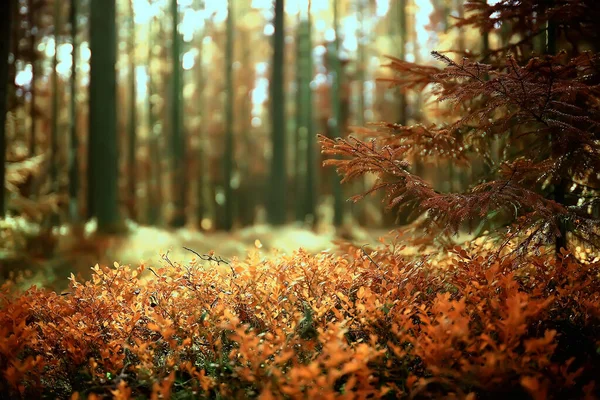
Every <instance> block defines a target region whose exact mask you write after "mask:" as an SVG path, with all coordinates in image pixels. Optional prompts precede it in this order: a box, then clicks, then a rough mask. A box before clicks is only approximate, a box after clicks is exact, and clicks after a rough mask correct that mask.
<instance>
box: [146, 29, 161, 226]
mask: <svg viewBox="0 0 600 400" xmlns="http://www.w3.org/2000/svg"><path fill="white" fill-rule="evenodd" d="M154 22H155V20H154V19H152V20H150V21H149V22H148V67H147V68H148V96H147V97H146V99H147V101H148V159H147V168H148V176H149V183H148V193H149V196H148V215H147V218H148V224H149V225H151V226H154V225H157V224H158V223H159V222H160V218H161V212H160V210H161V207H162V191H161V179H160V162H161V156H160V146H159V140H158V137H159V136H158V132H157V131H156V129H157V125H156V116H155V105H154V94H155V90H154V80H153V78H152V77H153V75H154V71H153V70H152V64H153V60H154V57H153V54H152V53H153V49H154V36H153V27H154Z"/></svg>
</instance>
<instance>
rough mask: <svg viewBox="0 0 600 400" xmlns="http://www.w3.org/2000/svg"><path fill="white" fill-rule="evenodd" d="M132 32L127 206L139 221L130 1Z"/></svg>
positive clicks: (132, 40) (131, 45)
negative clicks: (137, 210) (137, 211)
mask: <svg viewBox="0 0 600 400" xmlns="http://www.w3.org/2000/svg"><path fill="white" fill-rule="evenodd" d="M129 13H130V19H129V24H130V30H129V55H128V56H129V96H130V97H129V126H128V135H127V136H128V140H127V146H128V147H127V149H128V152H127V164H128V165H127V173H128V175H129V181H128V188H127V197H128V199H127V206H128V208H129V218H131V219H132V220H134V221H135V220H137V213H136V209H137V200H136V182H137V179H138V174H137V168H136V166H137V162H136V150H137V97H136V71H135V66H136V64H135V46H136V37H135V21H134V11H133V0H130V1H129Z"/></svg>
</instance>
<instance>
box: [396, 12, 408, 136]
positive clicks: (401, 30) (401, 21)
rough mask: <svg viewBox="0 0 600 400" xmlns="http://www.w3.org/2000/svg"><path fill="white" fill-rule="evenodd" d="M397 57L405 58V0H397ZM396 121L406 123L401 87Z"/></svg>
mask: <svg viewBox="0 0 600 400" xmlns="http://www.w3.org/2000/svg"><path fill="white" fill-rule="evenodd" d="M397 13H398V14H397V15H398V42H399V43H398V58H399V59H401V60H404V59H405V58H406V43H407V41H408V36H407V33H408V28H407V26H406V0H398V3H397ZM398 123H399V124H400V125H406V123H407V101H406V93H404V91H403V90H402V89H399V90H398Z"/></svg>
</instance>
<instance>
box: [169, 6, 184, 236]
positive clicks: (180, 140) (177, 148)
mask: <svg viewBox="0 0 600 400" xmlns="http://www.w3.org/2000/svg"><path fill="white" fill-rule="evenodd" d="M171 18H172V21H173V23H172V24H173V30H172V36H171V46H172V47H171V57H172V62H173V73H172V75H173V76H172V78H173V88H172V89H173V92H172V93H173V94H172V97H173V102H172V104H171V124H172V126H171V128H172V132H171V157H172V159H173V167H172V168H173V193H174V196H175V198H174V210H175V213H174V215H173V218H172V219H171V221H170V225H171V226H172V227H174V228H180V227H182V226H184V225H185V223H186V203H187V201H186V200H187V199H186V198H187V190H186V188H187V183H186V167H187V165H186V154H185V153H186V137H185V129H184V127H183V114H182V112H181V110H182V97H183V93H182V90H183V85H182V67H181V37H180V35H179V31H178V28H177V27H178V25H179V10H178V7H177V0H171Z"/></svg>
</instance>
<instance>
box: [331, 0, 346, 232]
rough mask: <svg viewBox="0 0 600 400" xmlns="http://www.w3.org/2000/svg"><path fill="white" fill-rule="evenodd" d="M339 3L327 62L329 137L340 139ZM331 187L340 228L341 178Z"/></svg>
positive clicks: (335, 177) (336, 177)
mask: <svg viewBox="0 0 600 400" xmlns="http://www.w3.org/2000/svg"><path fill="white" fill-rule="evenodd" d="M338 8H339V1H338V0H333V27H334V31H335V41H334V42H333V46H332V49H331V50H332V51H331V52H330V53H329V62H330V65H331V70H332V73H333V85H332V88H331V108H332V111H333V124H332V129H331V135H332V137H333V138H338V137H341V134H342V132H341V130H342V123H343V115H342V63H341V60H340V29H339V12H338V11H339V10H338ZM331 176H332V177H333V179H332V185H333V224H334V226H336V227H340V226H342V224H343V222H344V199H343V196H344V194H343V190H342V184H341V178H340V176H339V175H338V174H336V173H333V174H332V175H331Z"/></svg>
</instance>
